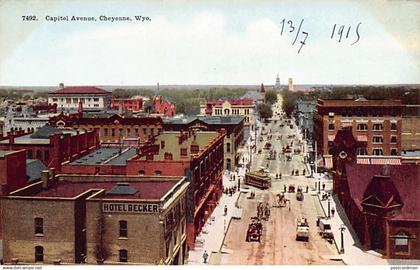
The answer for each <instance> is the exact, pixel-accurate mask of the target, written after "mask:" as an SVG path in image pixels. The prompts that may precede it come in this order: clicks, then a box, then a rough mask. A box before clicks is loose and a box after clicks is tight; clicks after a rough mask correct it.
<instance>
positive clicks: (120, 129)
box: [118, 128, 123, 137]
mask: <svg viewBox="0 0 420 270" xmlns="http://www.w3.org/2000/svg"><path fill="white" fill-rule="evenodd" d="M122 135H123V132H122V128H119V129H118V136H120V137H122Z"/></svg>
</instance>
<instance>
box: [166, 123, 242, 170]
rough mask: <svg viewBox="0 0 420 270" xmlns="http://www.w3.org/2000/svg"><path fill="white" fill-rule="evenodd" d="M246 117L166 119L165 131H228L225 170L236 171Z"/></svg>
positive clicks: (225, 148) (225, 146)
mask: <svg viewBox="0 0 420 270" xmlns="http://www.w3.org/2000/svg"><path fill="white" fill-rule="evenodd" d="M244 120H245V117H244V116H197V117H187V118H164V119H163V129H164V130H165V131H181V130H203V131H217V130H220V129H222V128H223V129H225V130H226V137H225V139H224V158H225V161H224V168H225V169H226V170H235V169H236V167H237V166H238V163H239V158H240V153H239V152H238V149H239V148H240V147H241V145H243V142H244Z"/></svg>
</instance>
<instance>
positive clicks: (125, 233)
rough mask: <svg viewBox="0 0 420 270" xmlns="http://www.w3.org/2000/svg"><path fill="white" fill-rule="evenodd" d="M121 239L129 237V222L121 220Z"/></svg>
mask: <svg viewBox="0 0 420 270" xmlns="http://www.w3.org/2000/svg"><path fill="white" fill-rule="evenodd" d="M119 223H120V237H128V230H127V221H125V220H120V222H119Z"/></svg>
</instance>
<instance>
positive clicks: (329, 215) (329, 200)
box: [328, 197, 331, 218]
mask: <svg viewBox="0 0 420 270" xmlns="http://www.w3.org/2000/svg"><path fill="white" fill-rule="evenodd" d="M330 202H331V198H330V197H328V218H330V217H331V214H330V212H331V211H330V210H331V208H330Z"/></svg>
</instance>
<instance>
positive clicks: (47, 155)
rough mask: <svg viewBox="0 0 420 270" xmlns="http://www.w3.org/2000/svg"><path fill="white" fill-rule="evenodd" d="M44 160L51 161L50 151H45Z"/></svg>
mask: <svg viewBox="0 0 420 270" xmlns="http://www.w3.org/2000/svg"><path fill="white" fill-rule="evenodd" d="M44 160H45V161H48V160H50V151H48V150H45V151H44Z"/></svg>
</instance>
